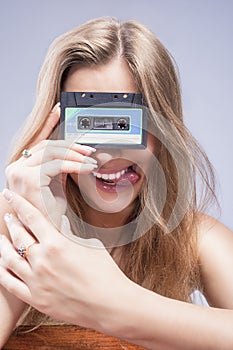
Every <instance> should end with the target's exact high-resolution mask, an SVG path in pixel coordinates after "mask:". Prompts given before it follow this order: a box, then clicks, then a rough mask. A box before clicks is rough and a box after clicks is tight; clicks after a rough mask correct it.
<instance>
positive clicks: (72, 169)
mask: <svg viewBox="0 0 233 350" xmlns="http://www.w3.org/2000/svg"><path fill="white" fill-rule="evenodd" d="M97 168H98V165H97V164H84V163H79V162H71V161H69V160H64V161H63V160H60V159H56V160H54V161H51V162H47V163H45V164H42V165H41V166H40V172H41V174H43V175H45V176H48V177H49V178H52V177H55V176H57V175H59V174H61V173H62V174H90V173H91V172H92V171H94V170H95V169H97ZM42 181H43V183H44V185H47V181H46V179H43V180H42Z"/></svg>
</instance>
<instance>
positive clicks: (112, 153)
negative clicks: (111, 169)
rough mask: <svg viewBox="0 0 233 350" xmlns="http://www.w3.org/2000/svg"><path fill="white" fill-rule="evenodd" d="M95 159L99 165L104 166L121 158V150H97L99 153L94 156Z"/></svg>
mask: <svg viewBox="0 0 233 350" xmlns="http://www.w3.org/2000/svg"><path fill="white" fill-rule="evenodd" d="M93 156H94V158H95V159H96V160H97V162H98V164H99V165H101V164H102V165H103V164H105V163H107V162H109V161H110V160H113V159H115V158H120V157H121V150H120V149H109V150H106V149H105V150H102V149H97V151H96V152H95V153H94V154H93Z"/></svg>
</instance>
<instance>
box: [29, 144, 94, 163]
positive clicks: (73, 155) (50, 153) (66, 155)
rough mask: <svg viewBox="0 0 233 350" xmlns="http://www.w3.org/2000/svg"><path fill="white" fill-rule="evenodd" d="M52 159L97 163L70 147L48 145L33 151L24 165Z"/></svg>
mask: <svg viewBox="0 0 233 350" xmlns="http://www.w3.org/2000/svg"><path fill="white" fill-rule="evenodd" d="M31 152H32V150H31ZM54 159H60V160H70V161H74V162H80V163H86V164H89V163H90V164H97V161H96V160H95V159H94V158H91V157H88V156H86V155H83V154H81V153H79V152H77V151H74V150H72V149H67V148H64V147H54V146H53V145H49V146H47V147H46V148H45V149H41V150H38V151H37V152H33V153H32V156H30V157H29V158H28V159H27V160H26V162H25V165H27V166H36V165H40V164H42V163H46V162H48V161H51V160H54Z"/></svg>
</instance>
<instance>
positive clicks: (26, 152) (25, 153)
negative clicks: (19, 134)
mask: <svg viewBox="0 0 233 350" xmlns="http://www.w3.org/2000/svg"><path fill="white" fill-rule="evenodd" d="M31 155H32V154H31V152H30V151H29V150H28V149H26V148H25V149H24V150H23V152H22V156H23V157H24V158H29V157H31Z"/></svg>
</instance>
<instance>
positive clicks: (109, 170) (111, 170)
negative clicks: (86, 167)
mask: <svg viewBox="0 0 233 350" xmlns="http://www.w3.org/2000/svg"><path fill="white" fill-rule="evenodd" d="M133 164H134V163H131V164H128V165H126V166H121V167H118V168H103V167H99V168H98V169H96V170H95V172H97V173H99V174H115V173H118V172H119V171H122V170H124V169H127V168H129V167H130V166H132V165H133Z"/></svg>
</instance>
